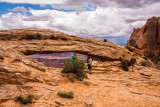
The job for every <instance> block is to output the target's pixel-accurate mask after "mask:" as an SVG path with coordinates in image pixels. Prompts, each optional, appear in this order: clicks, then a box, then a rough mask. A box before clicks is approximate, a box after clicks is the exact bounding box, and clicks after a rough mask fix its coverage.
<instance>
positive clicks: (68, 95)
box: [58, 91, 74, 98]
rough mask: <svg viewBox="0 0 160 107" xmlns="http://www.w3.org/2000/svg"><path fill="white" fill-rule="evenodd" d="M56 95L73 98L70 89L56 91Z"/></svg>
mask: <svg viewBox="0 0 160 107" xmlns="http://www.w3.org/2000/svg"><path fill="white" fill-rule="evenodd" d="M58 95H59V96H60V97H63V98H73V96H74V93H73V92H72V91H70V92H65V91H60V92H58Z"/></svg>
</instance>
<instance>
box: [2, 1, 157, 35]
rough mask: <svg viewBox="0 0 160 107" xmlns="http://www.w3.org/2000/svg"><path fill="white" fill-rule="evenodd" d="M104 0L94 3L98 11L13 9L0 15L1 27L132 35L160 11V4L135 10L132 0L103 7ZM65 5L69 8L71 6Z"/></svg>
mask: <svg viewBox="0 0 160 107" xmlns="http://www.w3.org/2000/svg"><path fill="white" fill-rule="evenodd" d="M22 1H23V0H22ZM88 1H89V0H88ZM121 1H123V0H121ZM102 2H103V1H102V0H100V1H99V2H98V1H97V2H95V1H94V4H98V5H100V6H98V7H97V9H96V10H95V11H84V10H82V11H80V12H77V11H76V12H64V11H57V10H47V9H46V10H34V9H29V12H30V13H32V16H26V15H23V14H20V13H17V14H16V13H12V12H10V13H7V14H3V15H2V17H0V25H1V26H2V27H1V28H0V29H15V28H27V27H38V28H47V29H53V30H59V31H62V32H65V33H68V34H72V35H78V36H84V37H107V36H109V37H119V36H130V34H131V33H132V31H133V28H137V27H142V26H143V25H144V24H145V22H146V20H147V19H148V18H151V17H152V16H157V15H159V14H160V8H159V5H160V3H152V4H151V5H149V6H144V7H143V8H136V9H135V8H129V7H127V6H129V5H130V4H131V3H130V2H128V4H125V6H126V7H125V8H119V7H117V6H115V3H111V4H114V6H113V7H111V4H110V6H109V7H107V6H106V7H103V6H104V5H103V6H101V5H102ZM41 3H42V2H41ZM66 3H68V4H69V5H72V6H71V7H72V8H76V6H75V5H80V7H81V6H84V5H85V6H86V4H85V3H84V4H83V3H81V2H78V1H77V2H76V3H73V4H72V2H71V0H70V2H69V0H68V2H66ZM79 3H81V4H79ZM122 4H123V3H121V5H122ZM108 5H109V4H108ZM123 5H124V4H123ZM135 5H136V4H135ZM57 8H62V7H57ZM64 8H66V9H69V6H66V7H64ZM77 10H78V8H77Z"/></svg>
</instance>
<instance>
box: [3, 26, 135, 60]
mask: <svg viewBox="0 0 160 107" xmlns="http://www.w3.org/2000/svg"><path fill="white" fill-rule="evenodd" d="M0 40H3V41H5V43H6V41H7V45H10V46H11V47H12V48H13V49H15V50H18V51H19V52H22V53H24V54H26V55H30V54H34V53H57V52H72V51H74V52H78V53H82V54H86V55H91V56H94V57H99V58H101V59H102V60H110V61H115V60H120V59H121V58H122V59H125V60H128V61H129V60H130V58H131V57H132V55H133V53H132V52H130V51H129V50H128V49H126V48H125V47H124V46H121V45H117V44H113V43H111V42H109V41H108V42H104V41H103V40H99V39H95V38H90V39H89V38H80V37H76V36H72V35H67V34H64V33H61V32H57V31H53V30H47V29H36V28H29V29H19V30H3V31H0Z"/></svg>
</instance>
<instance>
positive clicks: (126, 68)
mask: <svg viewBox="0 0 160 107" xmlns="http://www.w3.org/2000/svg"><path fill="white" fill-rule="evenodd" d="M121 65H122V68H123V70H125V71H128V70H129V69H128V64H127V62H126V61H125V60H122V61H121Z"/></svg>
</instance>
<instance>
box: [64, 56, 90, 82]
mask: <svg viewBox="0 0 160 107" xmlns="http://www.w3.org/2000/svg"><path fill="white" fill-rule="evenodd" d="M84 70H85V64H84V62H83V61H81V60H78V59H77V58H76V59H75V60H74V61H73V62H72V60H71V59H68V60H67V61H66V62H65V66H64V68H63V70H62V73H73V74H75V78H76V79H77V80H83V79H84V78H87V74H86V73H85V71H84Z"/></svg>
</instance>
